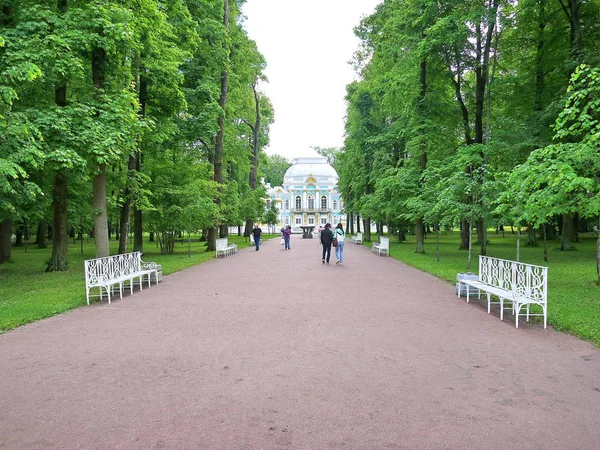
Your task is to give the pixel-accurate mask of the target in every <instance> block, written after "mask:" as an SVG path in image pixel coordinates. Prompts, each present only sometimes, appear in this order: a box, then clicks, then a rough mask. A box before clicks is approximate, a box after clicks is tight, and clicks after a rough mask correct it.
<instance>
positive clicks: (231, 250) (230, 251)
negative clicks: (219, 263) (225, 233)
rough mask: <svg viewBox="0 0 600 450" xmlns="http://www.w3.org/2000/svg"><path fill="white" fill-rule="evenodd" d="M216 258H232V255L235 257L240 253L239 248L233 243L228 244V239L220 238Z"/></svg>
mask: <svg viewBox="0 0 600 450" xmlns="http://www.w3.org/2000/svg"><path fill="white" fill-rule="evenodd" d="M216 250H217V251H216V257H217V258H219V257H221V256H222V257H223V258H225V257H227V256H231V255H235V254H237V253H238V251H239V250H238V246H237V244H233V243H231V244H230V243H228V242H227V238H220V239H217V243H216Z"/></svg>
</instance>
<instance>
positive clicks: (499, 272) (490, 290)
mask: <svg viewBox="0 0 600 450" xmlns="http://www.w3.org/2000/svg"><path fill="white" fill-rule="evenodd" d="M461 284H462V285H464V286H466V288H467V302H468V301H469V287H473V288H475V289H478V290H479V293H478V297H481V291H484V292H485V293H486V294H487V301H488V314H489V312H490V305H491V304H492V303H495V304H500V319H501V320H504V309H505V308H504V302H505V301H509V302H511V307H510V309H511V310H512V312H513V314H514V315H515V325H516V327H517V328H519V315H521V316H526V318H527V321H529V317H530V316H543V317H544V328H546V323H547V320H548V268H547V267H543V266H534V265H532V264H525V263H521V262H516V261H509V260H506V259H499V258H492V257H490V256H479V280H464V279H463V280H459V281H457V287H458V288H459V289H458V292H459V295H460V285H461ZM492 295H495V296H496V297H498V299H499V301H498V302H492V301H491V297H492ZM531 305H538V306H540V307H541V309H542V313H541V314H531V313H530V312H529V307H530V306H531ZM523 306H526V311H525V313H521V308H522V307H523ZM506 309H508V308H506Z"/></svg>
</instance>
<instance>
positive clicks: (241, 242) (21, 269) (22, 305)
mask: <svg viewBox="0 0 600 450" xmlns="http://www.w3.org/2000/svg"><path fill="white" fill-rule="evenodd" d="M265 237H266V238H267V239H268V236H265ZM192 239H193V241H192V242H191V251H190V252H189V253H188V243H187V237H186V238H185V239H184V243H183V244H182V243H181V241H180V242H179V243H178V244H176V246H175V253H174V254H172V255H161V254H160V250H159V248H158V247H157V246H156V243H154V242H145V243H144V256H143V259H144V261H155V262H157V263H158V264H162V270H163V275H168V274H170V273H173V272H177V271H180V270H183V269H186V268H188V267H192V266H195V265H197V264H202V263H203V262H206V261H209V260H211V259H213V258H214V252H207V251H206V243H205V242H198V237H197V236H195V237H192ZM229 240H230V241H231V242H235V243H237V244H238V247H239V248H244V247H248V246H249V245H250V241H249V240H247V239H246V238H244V237H238V236H230V237H229ZM110 246H111V247H110V250H111V254H116V252H117V247H118V243H117V242H116V241H111V243H110ZM51 254H52V250H51V249H50V248H46V249H38V248H37V247H36V246H34V245H33V244H31V243H28V245H27V246H25V247H13V249H12V260H11V261H10V262H8V263H6V264H1V265H0V333H1V332H5V331H8V330H11V329H13V328H16V327H18V326H21V325H25V324H27V323H30V322H34V321H36V320H40V319H44V318H46V317H51V316H53V315H55V314H60V313H62V312H65V311H68V310H70V309H73V308H77V307H79V306H83V305H86V304H87V303H86V299H85V281H84V280H85V276H84V269H83V261H84V260H86V259H91V258H94V257H95V246H94V242H93V240H92V239H90V240H89V242H87V241H84V245H83V254H82V253H81V241H77V242H76V243H73V241H71V242H70V244H69V250H68V261H69V270H67V271H65V272H52V273H45V272H44V270H45V267H46V261H48V260H49V259H50V256H51Z"/></svg>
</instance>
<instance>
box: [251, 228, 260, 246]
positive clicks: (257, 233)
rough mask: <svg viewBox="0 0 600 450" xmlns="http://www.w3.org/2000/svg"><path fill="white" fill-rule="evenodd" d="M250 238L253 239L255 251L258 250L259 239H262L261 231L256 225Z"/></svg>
mask: <svg viewBox="0 0 600 450" xmlns="http://www.w3.org/2000/svg"><path fill="white" fill-rule="evenodd" d="M252 236H253V237H254V244H255V245H256V251H258V250H259V249H260V238H261V237H262V230H261V229H260V227H259V226H258V224H256V225H254V228H253V229H252Z"/></svg>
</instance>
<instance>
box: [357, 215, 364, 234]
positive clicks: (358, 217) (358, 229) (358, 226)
mask: <svg viewBox="0 0 600 450" xmlns="http://www.w3.org/2000/svg"><path fill="white" fill-rule="evenodd" d="M356 232H357V233H360V216H359V215H358V214H357V215H356ZM365 239H366V237H365Z"/></svg>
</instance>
